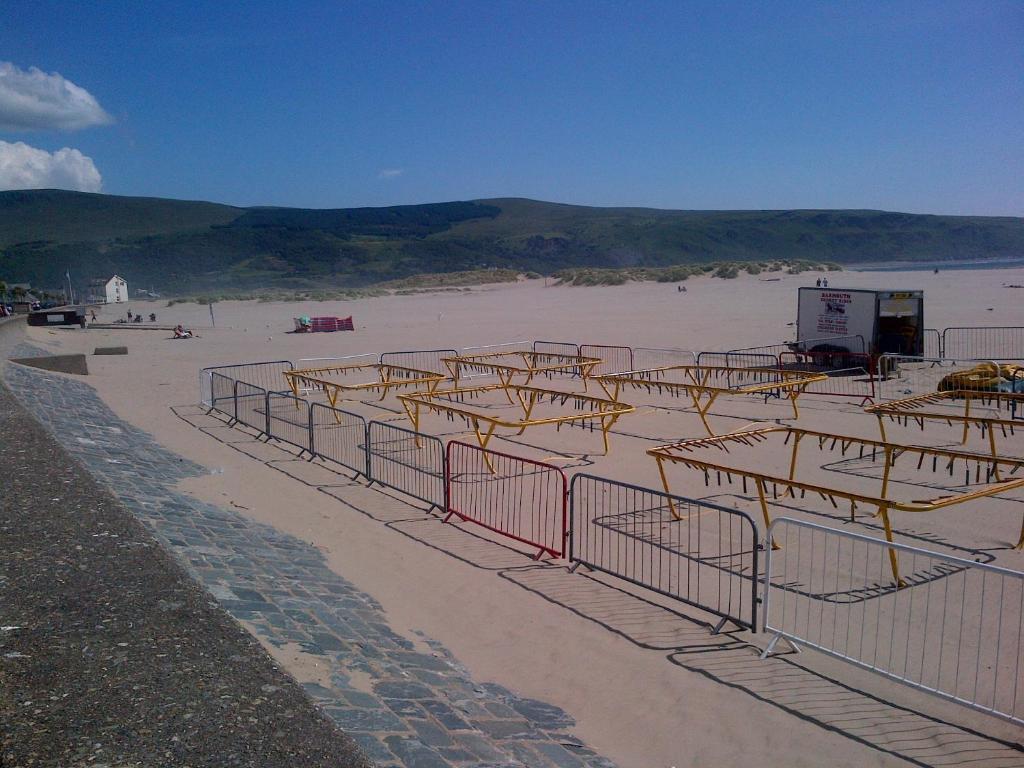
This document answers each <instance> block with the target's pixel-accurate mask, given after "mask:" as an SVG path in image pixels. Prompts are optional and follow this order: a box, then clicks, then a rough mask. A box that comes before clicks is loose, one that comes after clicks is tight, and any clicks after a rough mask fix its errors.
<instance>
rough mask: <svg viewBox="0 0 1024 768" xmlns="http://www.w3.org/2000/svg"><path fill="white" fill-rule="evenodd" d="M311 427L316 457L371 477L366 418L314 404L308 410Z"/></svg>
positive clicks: (312, 448) (311, 448)
mask: <svg viewBox="0 0 1024 768" xmlns="http://www.w3.org/2000/svg"><path fill="white" fill-rule="evenodd" d="M309 430H310V450H311V452H312V454H313V455H314V456H319V457H320V458H321V459H326V460H327V461H333V462H334V463H335V464H340V465H341V466H343V467H346V468H347V469H351V470H352V471H353V472H355V473H357V474H360V475H362V476H363V477H368V476H369V474H370V468H369V466H368V459H367V441H366V430H367V425H366V419H364V418H363V417H362V416H359V415H358V414H355V413H349V412H348V411H343V410H341V409H340V408H331V407H330V406H329V405H324V404H323V403H313V404H312V405H311V406H310V409H309Z"/></svg>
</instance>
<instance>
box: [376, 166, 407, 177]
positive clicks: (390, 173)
mask: <svg viewBox="0 0 1024 768" xmlns="http://www.w3.org/2000/svg"><path fill="white" fill-rule="evenodd" d="M403 173H405V171H404V169H402V168H385V169H383V170H382V171H381V172H380V173H378V174H377V178H378V179H393V178H395V177H397V176H401V175H402V174H403Z"/></svg>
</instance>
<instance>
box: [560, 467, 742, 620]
mask: <svg viewBox="0 0 1024 768" xmlns="http://www.w3.org/2000/svg"><path fill="white" fill-rule="evenodd" d="M570 500H571V501H570V508H571V510H572V514H571V524H570V536H569V542H570V544H569V559H570V560H571V561H572V562H573V563H574V567H575V565H585V566H587V567H588V568H592V569H594V570H598V571H603V572H605V573H609V574H612V575H614V576H617V577H619V578H621V579H625V580H626V581H629V582H631V583H633V584H637V585H639V586H641V587H645V588H647V589H650V590H652V591H654V592H657V593H659V594H661V595H665V596H667V597H671V598H674V599H676V600H680V601H682V602H684V603H687V604H689V605H693V606H696V607H698V608H700V609H702V610H705V611H708V612H709V613H712V614H714V615H716V616H719V617H720V618H721V621H720V622H719V624H718V626H717V627H716V628H715V631H718V630H719V629H721V627H722V626H723V625H724V623H725V621H727V620H728V621H732V622H734V623H735V624H737V625H739V626H741V627H746V628H749V629H750V630H752V631H755V632H756V631H757V605H758V597H757V587H758V584H757V580H758V557H759V553H760V549H761V544H760V541H759V538H758V535H757V527H756V526H755V524H754V521H753V520H752V519H751V518H750V516H748V515H747V514H746V513H744V512H741V511H739V510H735V509H727V508H725V507H721V506H718V505H716V504H710V503H706V502H702V501H694V500H692V499H685V498H682V497H679V496H670V495H668V494H666V493H662V492H661V491H655V490H652V489H649V488H641V487H639V486H636V485H630V484H629V483H622V482H617V481H614V480H608V479H606V478H602V477H596V476H594V475H588V474H578V475H575V476H574V477H573V478H572V486H571V491H570ZM670 502H671V504H672V506H674V507H675V512H676V514H675V515H673V513H672V509H671V507H670ZM677 515H678V519H677V517H676V516H677Z"/></svg>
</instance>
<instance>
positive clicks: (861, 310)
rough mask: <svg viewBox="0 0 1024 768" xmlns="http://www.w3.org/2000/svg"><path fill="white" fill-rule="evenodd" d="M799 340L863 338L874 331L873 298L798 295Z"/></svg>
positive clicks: (834, 293) (858, 294)
mask: <svg viewBox="0 0 1024 768" xmlns="http://www.w3.org/2000/svg"><path fill="white" fill-rule="evenodd" d="M801 299H803V303H804V306H802V307H800V319H801V323H800V325H801V328H800V336H801V338H805V339H808V338H819V339H822V338H828V337H830V336H863V337H864V338H865V340H867V339H870V338H871V333H872V331H873V330H874V317H875V296H874V294H873V293H866V292H862V291H842V290H839V291H831V290H822V291H806V292H801Z"/></svg>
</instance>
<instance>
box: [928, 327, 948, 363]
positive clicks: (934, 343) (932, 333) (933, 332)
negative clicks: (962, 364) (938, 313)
mask: <svg viewBox="0 0 1024 768" xmlns="http://www.w3.org/2000/svg"><path fill="white" fill-rule="evenodd" d="M924 356H925V357H942V356H943V351H942V334H941V333H940V332H939V330H938V328H925V329H924Z"/></svg>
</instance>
